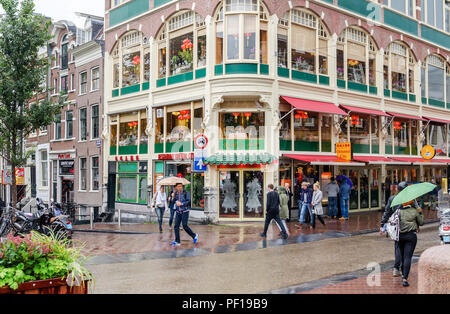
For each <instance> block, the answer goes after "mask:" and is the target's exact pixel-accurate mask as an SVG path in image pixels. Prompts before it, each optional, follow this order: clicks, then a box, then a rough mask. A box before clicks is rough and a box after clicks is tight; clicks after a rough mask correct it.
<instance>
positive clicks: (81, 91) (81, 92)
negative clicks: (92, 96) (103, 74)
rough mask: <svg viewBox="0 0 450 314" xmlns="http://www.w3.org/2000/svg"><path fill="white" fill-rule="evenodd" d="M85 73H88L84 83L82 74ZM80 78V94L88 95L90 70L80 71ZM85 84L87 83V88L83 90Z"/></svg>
mask: <svg viewBox="0 0 450 314" xmlns="http://www.w3.org/2000/svg"><path fill="white" fill-rule="evenodd" d="M84 74H86V81H85V82H84V83H83V80H82V76H83V75H84ZM79 78H80V82H79V88H80V91H79V94H78V95H79V96H82V95H86V94H87V93H88V81H89V78H88V72H87V71H83V72H81V73H80V75H79ZM83 84H86V90H85V91H84V92H83V90H82V88H81V87H82V86H83Z"/></svg>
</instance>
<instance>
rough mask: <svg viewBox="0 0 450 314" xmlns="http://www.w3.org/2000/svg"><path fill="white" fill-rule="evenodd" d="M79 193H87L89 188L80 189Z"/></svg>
mask: <svg viewBox="0 0 450 314" xmlns="http://www.w3.org/2000/svg"><path fill="white" fill-rule="evenodd" d="M78 193H87V190H78Z"/></svg>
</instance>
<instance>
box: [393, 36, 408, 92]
mask: <svg viewBox="0 0 450 314" xmlns="http://www.w3.org/2000/svg"><path fill="white" fill-rule="evenodd" d="M390 50H391V79H392V89H393V90H396V91H399V92H402V93H405V92H406V91H407V89H406V86H407V76H406V74H407V57H406V48H405V47H404V46H402V45H400V44H398V43H392V44H391V49H390Z"/></svg>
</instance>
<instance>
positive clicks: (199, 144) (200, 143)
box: [194, 134, 208, 149]
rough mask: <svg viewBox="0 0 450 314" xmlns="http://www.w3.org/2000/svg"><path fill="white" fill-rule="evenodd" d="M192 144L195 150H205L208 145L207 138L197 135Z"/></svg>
mask: <svg viewBox="0 0 450 314" xmlns="http://www.w3.org/2000/svg"><path fill="white" fill-rule="evenodd" d="M194 144H195V147H196V148H197V149H205V148H206V145H208V138H207V137H206V136H205V135H204V134H199V135H197V136H196V137H195V139H194Z"/></svg>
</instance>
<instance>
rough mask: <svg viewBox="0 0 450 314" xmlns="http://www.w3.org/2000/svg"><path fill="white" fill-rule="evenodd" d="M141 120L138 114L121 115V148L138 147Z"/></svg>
mask: <svg viewBox="0 0 450 314" xmlns="http://www.w3.org/2000/svg"><path fill="white" fill-rule="evenodd" d="M138 126H139V120H138V115H137V114H128V115H120V129H119V146H122V147H123V146H136V145H137V141H138Z"/></svg>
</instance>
